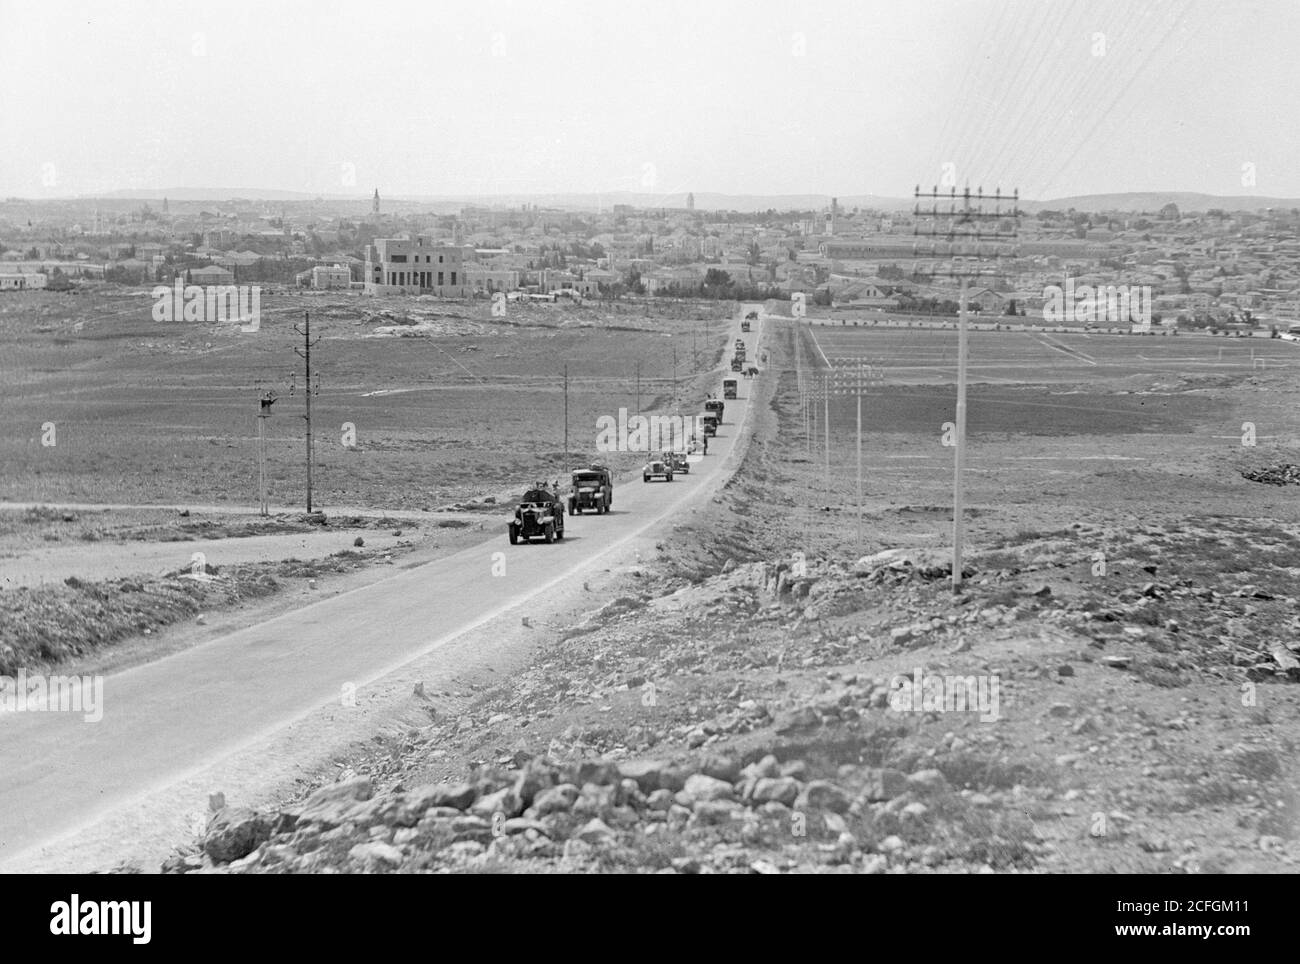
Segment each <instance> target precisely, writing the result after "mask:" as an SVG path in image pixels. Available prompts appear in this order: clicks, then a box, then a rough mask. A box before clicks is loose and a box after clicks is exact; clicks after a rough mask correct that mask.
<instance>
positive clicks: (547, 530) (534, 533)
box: [508, 483, 564, 546]
mask: <svg viewBox="0 0 1300 964" xmlns="http://www.w3.org/2000/svg"><path fill="white" fill-rule="evenodd" d="M508 529H509V533H508V534H509V536H510V544H511V545H512V546H513V545H517V544H518V543H519V540H520V539H522V540H523V541H524V542H532V541H533V539H535V538H539V537H540V538H542V539H545V540H546V541H547V542H554V541H555V540H556V539H563V538H564V506H563V505H562V504H561V503H560V500H559V499H558V498H557V497H556V495H555V494H554V493H553V492H552V491H551V490H550V489H548V488H545V487H544V486H543V485H542V484H540V483H539V484H537V485H535V486H534V487H533V488H531V489H529V490H528V491H527V492H525V493H524V497H523V498H522V499H520V500H519V506H518V507H517V508H516V509H515V514H514V517H513V518H512V519H510V521H509V523H508Z"/></svg>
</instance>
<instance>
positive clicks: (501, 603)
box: [0, 319, 762, 865]
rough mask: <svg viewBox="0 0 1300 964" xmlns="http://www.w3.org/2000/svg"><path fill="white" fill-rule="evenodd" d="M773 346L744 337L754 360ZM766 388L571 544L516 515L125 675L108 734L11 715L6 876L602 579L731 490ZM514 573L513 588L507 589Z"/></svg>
mask: <svg viewBox="0 0 1300 964" xmlns="http://www.w3.org/2000/svg"><path fill="white" fill-rule="evenodd" d="M734 327H735V333H734V334H732V335H729V336H728V337H729V339H731V338H735V337H739V334H740V330H739V329H740V325H739V319H737V320H736V322H735V326H734ZM761 333H762V332H761V328H756V329H755V330H754V331H753V332H752V333H751V334H747V335H745V336H744V337H745V339H746V341H747V342H748V343H750V344H751V346H752V345H754V344H755V342H757V340H758V338H759V337H760V336H761ZM755 355H757V352H755ZM728 374H729V372H728ZM722 377H723V375H722V373H719V376H718V381H719V391H720V387H721V379H722ZM752 387H753V383H752V382H751V381H749V380H747V379H743V378H742V379H740V392H741V396H742V397H741V398H740V399H738V400H736V401H734V402H728V403H727V409H726V417H725V421H724V425H723V427H722V429H721V431H720V434H719V437H718V438H717V439H714V440H711V442H710V446H709V455H708V456H707V457H706V458H704V459H703V460H702V461H701V462H698V463H695V464H694V465H693V466H692V471H691V473H690V474H689V475H686V476H677V477H676V479H675V480H674V481H673V482H672V483H663V482H653V483H649V484H645V483H642V482H641V481H640V480H639V479H638V480H636V481H634V482H631V483H624V484H620V485H619V486H618V487H617V488H616V490H615V497H614V511H613V512H612V513H610V514H608V515H602V516H590V515H583V516H580V517H572V518H570V519H568V520H566V521H567V522H568V523H569V525H568V528H567V531H566V537H565V539H564V541H563V542H557V543H554V544H551V545H547V544H545V543H533V544H530V545H519V546H510V545H509V543H508V541H507V539H506V528H505V513H504V512H502V513H501V514H500V515H499V516H498V517H497V519H496V521H495V525H493V526H492V528H493V529H494V530H495V531H494V535H493V538H492V539H491V540H490V541H487V542H484V543H482V544H480V545H476V546H473V547H471V548H469V549H466V550H463V551H460V552H457V553H455V554H454V555H451V556H448V557H446V558H443V559H439V560H436V561H433V562H429V563H426V564H424V565H421V566H419V567H417V568H414V569H411V570H408V571H405V572H399V573H397V574H395V575H393V576H392V577H390V578H388V579H384V580H382V581H380V582H377V583H373V584H371V585H368V586H365V587H363V588H360V589H356V590H353V591H350V592H346V593H343V594H341V595H338V596H335V597H332V598H329V599H325V600H322V601H320V602H317V603H314V604H312V605H309V606H306V607H303V608H301V609H298V610H295V611H293V612H291V613H288V614H285V615H283V616H279V617H276V618H274V619H270V620H268V621H266V622H264V623H261V624H258V625H256V626H253V627H250V628H247V629H243V630H240V631H238V632H234V633H231V634H229V635H226V636H223V637H219V638H217V639H214V640H211V641H209V642H206V643H203V644H201V645H198V646H195V647H193V648H190V649H187V650H183V651H181V652H178V653H175V654H174V655H171V656H168V657H166V658H163V659H160V660H157V661H155V662H152V663H148V664H145V665H141V666H136V667H133V668H131V669H127V670H124V671H122V672H118V673H113V674H110V675H109V676H107V677H106V678H105V679H104V685H103V701H104V707H103V718H102V719H101V720H100V721H99V722H97V723H90V722H85V721H84V720H83V717H82V715H81V714H75V713H69V712H0V774H3V776H2V777H0V865H3V863H7V862H11V861H15V860H17V859H18V858H20V857H21V858H22V859H23V861H24V862H25V863H26V864H27V865H30V863H31V854H30V849H31V848H35V847H40V846H41V845H43V844H46V843H49V842H51V841H52V840H54V839H55V838H57V837H59V836H62V835H65V834H69V833H72V832H73V831H76V830H79V829H83V828H85V827H86V826H88V825H90V824H95V823H97V822H99V821H101V820H104V819H107V818H110V817H112V816H113V814H114V812H115V811H117V810H121V809H125V808H127V807H129V806H131V805H132V803H133V801H135V800H137V798H139V797H140V796H141V795H142V794H145V793H146V791H156V790H157V789H158V788H163V787H167V786H169V785H171V782H172V781H176V780H180V779H181V778H182V777H183V776H184V775H185V774H187V773H192V772H193V771H194V770H195V769H196V768H199V767H203V766H208V765H211V764H213V763H216V762H218V761H220V760H222V759H223V758H228V757H230V755H231V754H233V753H234V752H235V751H237V750H239V749H240V748H241V747H244V746H249V745H251V744H252V743H253V742H255V741H257V740H259V739H263V738H266V737H268V736H270V735H272V734H274V733H277V732H280V731H282V730H283V728H285V727H287V726H288V725H289V724H291V723H292V722H293V721H295V720H299V719H302V718H303V717H305V716H306V715H308V714H310V713H311V712H312V711H313V710H316V709H318V708H321V707H323V706H326V705H329V704H333V705H337V703H338V699H339V693H340V689H341V687H342V686H343V685H344V684H347V683H353V684H355V685H357V686H362V685H365V684H368V683H370V682H372V681H374V680H376V679H379V678H381V677H383V676H384V675H386V674H388V673H391V672H394V671H396V670H397V669H398V668H400V667H401V666H402V665H403V664H405V663H408V662H409V661H411V660H412V659H415V658H417V657H420V656H423V655H424V654H427V653H429V652H431V651H435V650H437V649H439V648H441V647H443V646H446V645H447V644H448V643H449V642H450V641H451V640H453V639H454V638H455V637H456V636H457V635H459V634H462V633H464V632H465V631H467V630H470V629H472V628H474V627H475V626H477V625H479V624H482V623H484V622H486V621H487V620H489V619H490V618H492V617H494V616H496V615H498V614H500V613H501V612H504V611H506V610H508V609H510V608H513V607H514V606H517V605H519V604H521V603H523V602H525V601H526V600H527V599H529V598H530V597H532V596H534V595H536V594H537V593H539V592H542V591H544V590H546V589H547V588H549V587H552V586H555V585H557V584H559V583H561V582H562V581H564V580H569V579H572V578H573V577H575V576H577V575H578V574H579V573H581V572H583V571H584V570H587V569H589V568H592V567H593V566H594V565H595V564H596V563H597V562H598V561H599V559H600V557H602V556H604V555H607V554H609V553H611V552H613V551H614V550H616V549H618V548H619V547H621V546H623V545H625V544H626V543H628V542H629V541H630V540H632V539H634V538H636V537H637V536H639V535H641V534H643V533H645V532H646V531H647V530H648V529H650V528H652V527H653V526H655V525H656V524H657V523H659V522H661V521H662V520H664V519H665V518H666V517H668V516H670V515H672V514H674V513H675V512H676V511H678V510H679V509H680V508H681V507H682V504H683V503H684V502H686V501H687V500H688V499H691V498H692V497H693V496H698V495H699V494H700V490H701V489H705V488H707V489H709V490H712V489H713V488H715V487H716V486H719V485H720V484H721V483H722V482H723V481H725V478H726V476H727V474H729V473H730V472H731V471H733V470H734V467H735V464H736V463H737V462H738V460H737V459H735V458H728V456H729V455H730V454H731V453H732V452H733V451H734V450H735V449H736V447H737V445H738V444H739V443H740V442H741V440H742V439H743V434H742V433H743V431H744V430H745V425H744V422H745V421H746V416H747V412H748V395H749V393H750V390H751V388H752ZM498 554H501V555H498ZM502 560H504V561H505V563H506V567H507V576H506V577H497V576H494V575H493V568H494V564H497V565H498V569H499V563H500V562H501V561H502ZM25 850H27V851H29V853H28V854H24V853H23V851H25Z"/></svg>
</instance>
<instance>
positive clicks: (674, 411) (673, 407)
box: [672, 342, 677, 414]
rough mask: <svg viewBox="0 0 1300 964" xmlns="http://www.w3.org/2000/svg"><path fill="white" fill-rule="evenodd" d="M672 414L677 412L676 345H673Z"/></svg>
mask: <svg viewBox="0 0 1300 964" xmlns="http://www.w3.org/2000/svg"><path fill="white" fill-rule="evenodd" d="M672 410H673V413H674V414H676V412H677V345H676V343H675V342H674V344H673V404H672Z"/></svg>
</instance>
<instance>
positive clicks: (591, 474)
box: [569, 463, 614, 515]
mask: <svg viewBox="0 0 1300 964" xmlns="http://www.w3.org/2000/svg"><path fill="white" fill-rule="evenodd" d="M613 504H614V479H613V476H612V475H611V474H610V471H609V469H608V468H606V467H605V466H603V465H597V464H595V463H593V464H592V465H591V466H590V467H589V468H585V469H574V470H573V491H572V492H571V493H569V515H573V514H574V513H575V512H576V513H577V514H578V515H582V510H583V509H594V510H595V511H596V515H602V514H603V513H606V512H608V511H609V507H610V506H611V505H613Z"/></svg>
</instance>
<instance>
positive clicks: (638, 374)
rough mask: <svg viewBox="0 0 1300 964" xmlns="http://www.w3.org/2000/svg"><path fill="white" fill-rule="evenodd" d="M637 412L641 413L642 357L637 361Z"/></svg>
mask: <svg viewBox="0 0 1300 964" xmlns="http://www.w3.org/2000/svg"><path fill="white" fill-rule="evenodd" d="M636 414H637V415H640V414H641V359H639V358H638V359H637V362H636Z"/></svg>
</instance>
